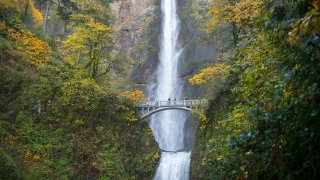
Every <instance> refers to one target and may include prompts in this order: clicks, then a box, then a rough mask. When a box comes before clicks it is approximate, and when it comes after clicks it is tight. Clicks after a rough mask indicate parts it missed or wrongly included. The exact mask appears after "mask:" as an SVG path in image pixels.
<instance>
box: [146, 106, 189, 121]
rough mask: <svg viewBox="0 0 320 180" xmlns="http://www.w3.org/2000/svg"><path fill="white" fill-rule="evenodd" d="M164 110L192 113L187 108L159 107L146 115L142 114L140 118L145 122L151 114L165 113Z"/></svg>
mask: <svg viewBox="0 0 320 180" xmlns="http://www.w3.org/2000/svg"><path fill="white" fill-rule="evenodd" d="M165 110H183V111H192V109H191V108H188V107H161V108H157V109H154V110H152V111H149V112H148V113H146V114H144V115H142V116H141V119H142V120H145V119H146V118H148V117H149V116H151V115H152V114H155V113H158V112H161V111H165Z"/></svg>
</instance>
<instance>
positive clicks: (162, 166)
mask: <svg viewBox="0 0 320 180" xmlns="http://www.w3.org/2000/svg"><path fill="white" fill-rule="evenodd" d="M161 10H162V16H163V21H162V35H161V44H160V45H161V46H160V53H159V59H160V63H159V66H158V69H157V73H156V76H157V84H156V88H155V89H156V90H155V92H150V93H151V94H152V97H153V98H154V99H155V100H167V99H168V98H171V99H172V100H173V99H174V98H176V99H180V98H182V89H181V87H182V86H181V85H180V82H179V78H178V71H177V69H178V60H179V56H180V54H181V51H182V50H180V49H179V48H178V46H177V41H178V36H179V31H180V29H179V25H180V22H179V18H178V15H177V11H176V1H175V0H162V2H161ZM185 122H186V115H185V114H184V113H183V112H181V111H177V110H170V111H164V112H161V113H158V114H156V115H154V116H153V117H152V118H151V121H150V127H151V129H152V131H153V133H154V136H155V139H156V141H157V142H158V144H159V147H160V149H162V150H163V152H162V153H161V159H160V162H159V166H158V168H157V172H156V175H155V179H157V180H158V179H159V180H180V179H183V180H184V179H189V169H190V152H184V149H185V144H184V136H185V134H184V125H185Z"/></svg>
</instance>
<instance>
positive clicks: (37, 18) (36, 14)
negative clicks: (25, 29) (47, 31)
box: [29, 0, 44, 28]
mask: <svg viewBox="0 0 320 180" xmlns="http://www.w3.org/2000/svg"><path fill="white" fill-rule="evenodd" d="M29 6H30V10H31V15H32V17H33V20H34V23H35V27H36V28H40V27H41V26H42V25H43V19H44V18H43V16H42V14H41V12H40V11H39V10H38V9H37V8H36V7H35V6H34V3H33V0H29Z"/></svg>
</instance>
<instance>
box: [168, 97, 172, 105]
mask: <svg viewBox="0 0 320 180" xmlns="http://www.w3.org/2000/svg"><path fill="white" fill-rule="evenodd" d="M170 101H171V98H170V97H169V99H168V105H170Z"/></svg>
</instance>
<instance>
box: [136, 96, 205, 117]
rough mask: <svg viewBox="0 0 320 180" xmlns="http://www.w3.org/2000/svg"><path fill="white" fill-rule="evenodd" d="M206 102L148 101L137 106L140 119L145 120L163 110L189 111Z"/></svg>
mask: <svg viewBox="0 0 320 180" xmlns="http://www.w3.org/2000/svg"><path fill="white" fill-rule="evenodd" d="M207 103H208V101H207V100H198V99H197V100H178V101H175V100H171V101H149V102H145V103H142V104H139V105H138V110H139V114H140V116H141V119H146V118H147V117H149V116H151V115H152V114H155V113H158V112H161V111H165V110H175V109H176V110H183V111H191V110H192V109H193V108H197V107H198V106H199V105H202V104H207Z"/></svg>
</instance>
